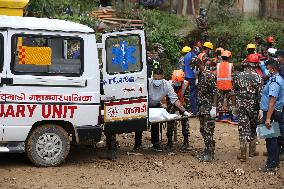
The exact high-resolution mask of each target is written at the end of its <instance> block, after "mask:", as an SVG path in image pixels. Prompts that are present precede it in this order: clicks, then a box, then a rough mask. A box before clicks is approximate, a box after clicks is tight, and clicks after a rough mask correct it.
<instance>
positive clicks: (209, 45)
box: [203, 41, 213, 50]
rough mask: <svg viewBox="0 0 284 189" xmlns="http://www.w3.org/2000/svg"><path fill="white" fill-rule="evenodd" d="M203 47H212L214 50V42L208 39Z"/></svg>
mask: <svg viewBox="0 0 284 189" xmlns="http://www.w3.org/2000/svg"><path fill="white" fill-rule="evenodd" d="M203 47H207V48H209V49H212V50H213V44H212V43H211V42H209V41H206V42H205V43H204V44H203Z"/></svg>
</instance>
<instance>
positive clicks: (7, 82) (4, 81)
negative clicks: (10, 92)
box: [1, 78, 13, 86]
mask: <svg viewBox="0 0 284 189" xmlns="http://www.w3.org/2000/svg"><path fill="white" fill-rule="evenodd" d="M4 84H5V85H12V84H13V78H1V86H3V85H4Z"/></svg>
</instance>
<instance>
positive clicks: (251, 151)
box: [249, 139, 259, 157]
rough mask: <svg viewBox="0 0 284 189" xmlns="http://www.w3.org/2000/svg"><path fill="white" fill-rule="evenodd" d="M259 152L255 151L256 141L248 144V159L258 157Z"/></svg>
mask: <svg viewBox="0 0 284 189" xmlns="http://www.w3.org/2000/svg"><path fill="white" fill-rule="evenodd" d="M258 155H259V152H257V151H256V139H254V140H252V141H250V142H249V157H254V156H258Z"/></svg>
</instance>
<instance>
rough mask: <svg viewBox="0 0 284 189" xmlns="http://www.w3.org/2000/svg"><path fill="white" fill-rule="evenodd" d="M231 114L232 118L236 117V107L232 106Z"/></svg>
mask: <svg viewBox="0 0 284 189" xmlns="http://www.w3.org/2000/svg"><path fill="white" fill-rule="evenodd" d="M232 114H233V115H234V116H237V114H238V108H237V107H236V106H232Z"/></svg>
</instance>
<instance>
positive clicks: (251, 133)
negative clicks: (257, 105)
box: [238, 107, 258, 143]
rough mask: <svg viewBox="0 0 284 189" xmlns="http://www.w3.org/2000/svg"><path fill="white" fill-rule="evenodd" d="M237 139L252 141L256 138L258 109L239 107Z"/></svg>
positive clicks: (241, 141) (242, 141)
mask: <svg viewBox="0 0 284 189" xmlns="http://www.w3.org/2000/svg"><path fill="white" fill-rule="evenodd" d="M238 112H239V115H238V116H239V124H238V129H239V139H240V143H245V142H249V141H252V140H254V139H255V138H256V127H257V124H258V109H254V108H249V107H239V111H238Z"/></svg>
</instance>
